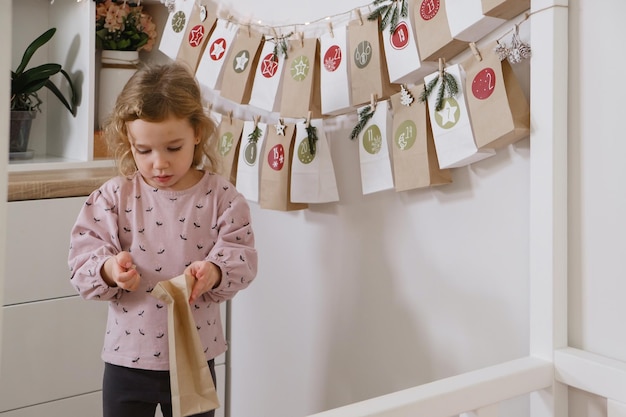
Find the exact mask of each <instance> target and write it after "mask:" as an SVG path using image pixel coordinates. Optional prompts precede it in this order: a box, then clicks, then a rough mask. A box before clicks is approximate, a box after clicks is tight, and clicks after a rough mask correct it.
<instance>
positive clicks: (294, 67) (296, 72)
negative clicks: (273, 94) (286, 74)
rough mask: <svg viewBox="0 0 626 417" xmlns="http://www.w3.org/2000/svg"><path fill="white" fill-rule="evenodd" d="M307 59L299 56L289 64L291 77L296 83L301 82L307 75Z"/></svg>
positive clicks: (308, 66)
mask: <svg viewBox="0 0 626 417" xmlns="http://www.w3.org/2000/svg"><path fill="white" fill-rule="evenodd" d="M309 68H311V66H310V65H309V58H307V57H306V56H304V55H300V56H299V57H297V58H296V59H294V60H293V62H292V63H291V77H292V78H293V79H294V80H296V81H302V80H304V79H305V78H306V76H307V75H309Z"/></svg>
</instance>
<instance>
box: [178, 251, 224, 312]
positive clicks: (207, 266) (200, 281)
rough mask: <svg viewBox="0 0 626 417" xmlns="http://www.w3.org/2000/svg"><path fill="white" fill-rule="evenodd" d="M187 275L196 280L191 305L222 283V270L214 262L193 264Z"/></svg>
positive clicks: (190, 299)
mask: <svg viewBox="0 0 626 417" xmlns="http://www.w3.org/2000/svg"><path fill="white" fill-rule="evenodd" d="M185 275H191V276H192V277H194V278H195V279H196V281H195V282H194V284H193V288H192V289H191V296H190V297H189V302H190V303H193V302H194V301H196V299H197V298H198V297H200V296H201V295H202V294H204V293H205V292H207V291H209V290H211V289H213V288H215V287H217V286H218V285H220V282H222V270H221V269H220V268H219V267H218V266H217V265H215V264H214V263H213V262H208V261H196V262H193V263H192V264H191V265H189V266H188V267H187V268H186V269H185Z"/></svg>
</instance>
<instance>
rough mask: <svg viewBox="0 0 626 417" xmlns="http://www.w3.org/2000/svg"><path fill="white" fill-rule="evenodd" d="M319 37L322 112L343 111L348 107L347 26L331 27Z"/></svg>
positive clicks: (348, 55) (328, 113) (329, 113)
mask: <svg viewBox="0 0 626 417" xmlns="http://www.w3.org/2000/svg"><path fill="white" fill-rule="evenodd" d="M319 39H320V66H321V68H320V70H321V73H320V80H321V87H320V92H321V96H322V114H327V115H332V114H340V113H344V112H345V110H346V109H349V108H350V77H349V74H350V71H349V69H348V62H349V57H350V54H349V52H348V37H347V26H340V27H338V28H336V29H333V31H332V33H331V32H328V33H326V34H324V35H322V36H321V37H320V38H319Z"/></svg>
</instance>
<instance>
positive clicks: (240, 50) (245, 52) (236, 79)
mask: <svg viewBox="0 0 626 417" xmlns="http://www.w3.org/2000/svg"><path fill="white" fill-rule="evenodd" d="M263 39H264V38H263V36H262V35H261V34H260V33H258V32H256V31H253V30H251V29H250V27H249V26H246V27H240V28H239V31H238V32H237V36H235V39H234V40H233V46H232V49H231V51H230V53H229V54H228V57H227V58H226V62H225V63H224V68H223V74H222V87H221V90H220V95H221V96H222V97H223V98H225V99H228V100H230V101H233V102H235V103H239V104H246V103H248V101H249V100H250V93H251V91H252V81H253V79H254V70H255V69H256V66H257V63H258V60H259V54H260V52H261V47H262V45H263Z"/></svg>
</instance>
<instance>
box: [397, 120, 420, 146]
mask: <svg viewBox="0 0 626 417" xmlns="http://www.w3.org/2000/svg"><path fill="white" fill-rule="evenodd" d="M416 137H417V127H416V126H415V122H414V121H413V120H405V121H404V122H402V123H400V126H398V129H397V130H396V134H395V135H394V142H395V144H396V146H397V147H398V149H400V150H401V151H406V150H409V149H411V147H412V146H413V145H414V144H415V139H416Z"/></svg>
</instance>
